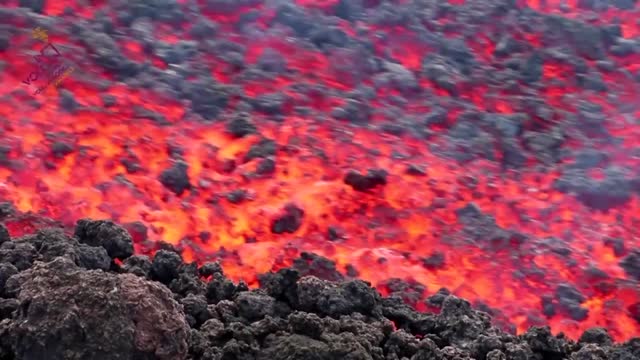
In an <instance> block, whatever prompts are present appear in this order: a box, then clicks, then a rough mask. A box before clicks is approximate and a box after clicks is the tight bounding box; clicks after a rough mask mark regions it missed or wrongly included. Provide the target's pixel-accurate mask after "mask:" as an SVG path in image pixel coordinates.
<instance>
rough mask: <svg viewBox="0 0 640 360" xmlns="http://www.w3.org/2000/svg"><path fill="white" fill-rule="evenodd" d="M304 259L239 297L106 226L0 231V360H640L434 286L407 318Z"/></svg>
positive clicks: (207, 272) (599, 336)
mask: <svg viewBox="0 0 640 360" xmlns="http://www.w3.org/2000/svg"><path fill="white" fill-rule="evenodd" d="M305 257H306V258H303V259H301V261H299V262H298V263H296V265H294V267H293V268H290V269H283V270H280V271H278V272H277V273H269V274H264V275H262V276H261V279H260V280H261V281H260V282H261V286H260V288H259V289H254V290H249V289H248V287H247V286H246V284H244V283H242V282H240V283H238V284H234V283H233V282H232V281H230V280H229V279H227V278H226V277H225V276H224V273H223V269H222V268H221V267H220V266H219V265H218V264H217V263H207V264H203V265H202V266H197V265H196V264H187V263H184V262H183V261H182V259H181V257H180V255H179V253H178V252H176V251H174V250H173V249H171V247H167V249H166V250H160V251H158V252H157V253H156V255H155V257H154V258H153V259H150V258H148V257H146V256H141V255H134V254H133V242H132V239H131V236H130V235H129V233H127V231H126V230H124V229H123V228H121V227H120V226H118V225H116V224H114V223H112V222H109V221H92V220H80V221H79V222H78V224H77V227H76V231H75V234H74V236H72V237H70V236H67V235H65V234H64V232H63V231H62V230H60V229H45V230H41V231H39V232H38V233H36V234H34V235H29V236H25V237H21V238H14V239H11V238H10V236H9V233H8V232H7V230H6V228H5V227H4V226H2V225H0V319H1V321H0V360H9V359H20V360H22V359H24V360H36V359H38V360H39V359H42V360H45V359H46V360H57V359H78V360H79V359H92V360H100V359H115V360H117V359H135V360H140V359H141V360H146V359H163V360H164V359H166V360H180V359H193V360H196V359H202V360H205V359H206V360H253V359H257V360H325V359H326V360H329V359H346V360H368V359H376V360H377V359H388V360H396V359H398V360H400V359H410V360H432V359H435V360H445V359H447V360H454V359H455V360H464V359H481V360H484V359H487V360H505V359H506V360H554V359H558V360H562V359H570V360H608V359H611V360H614V359H615V360H633V359H639V358H640V338H635V339H632V340H630V341H628V342H626V343H624V344H614V343H613V342H612V340H611V338H610V337H609V335H608V334H607V332H606V331H605V330H604V329H597V328H596V329H590V330H588V331H586V332H585V333H584V334H583V335H582V337H581V338H580V339H579V341H577V342H576V341H573V340H570V339H567V338H565V337H564V336H563V335H561V334H560V335H556V336H554V335H552V334H551V332H550V331H549V329H548V328H532V329H530V330H529V331H528V332H527V333H525V334H522V335H520V336H514V335H511V334H507V333H504V332H502V331H500V330H499V329H497V328H494V327H492V326H491V322H490V318H489V316H488V315H487V314H485V313H483V312H479V311H475V310H473V309H471V307H470V305H469V303H468V302H466V301H465V300H462V299H459V298H457V297H455V296H450V295H448V294H447V293H446V292H444V291H442V292H439V293H438V294H436V295H434V296H432V297H431V298H430V299H429V301H430V303H432V304H433V305H434V306H436V307H438V308H439V309H440V312H439V314H427V313H420V312H417V311H415V310H413V309H412V308H411V307H409V306H408V305H406V304H404V302H403V300H402V299H401V297H400V295H401V294H397V293H396V294H394V295H392V296H390V297H387V298H383V297H382V296H381V295H380V294H379V293H378V292H377V291H376V290H375V289H373V288H371V286H370V285H369V284H368V283H366V282H364V281H360V280H349V281H328V280H323V279H321V278H320V277H322V278H332V277H335V276H334V274H332V272H333V270H331V266H330V264H329V265H328V266H327V263H328V262H327V261H326V260H324V259H321V258H318V257H315V256H313V255H309V254H306V255H305ZM305 264H306V265H305ZM309 264H311V266H309Z"/></svg>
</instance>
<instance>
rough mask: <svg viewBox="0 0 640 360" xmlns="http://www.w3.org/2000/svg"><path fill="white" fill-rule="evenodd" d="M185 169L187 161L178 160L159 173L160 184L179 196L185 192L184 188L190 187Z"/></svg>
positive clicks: (186, 168)
mask: <svg viewBox="0 0 640 360" xmlns="http://www.w3.org/2000/svg"><path fill="white" fill-rule="evenodd" d="M187 170H188V165H187V163H185V162H182V161H178V162H176V163H175V164H173V166H171V167H170V168H168V169H166V170H164V171H163V172H162V173H161V174H160V176H159V178H158V180H160V182H161V183H162V185H164V186H165V187H166V188H167V189H169V190H171V191H173V192H174V193H175V194H176V195H178V196H180V195H182V194H183V193H184V192H185V190H187V189H190V188H191V183H190V182H189V174H188V173H187Z"/></svg>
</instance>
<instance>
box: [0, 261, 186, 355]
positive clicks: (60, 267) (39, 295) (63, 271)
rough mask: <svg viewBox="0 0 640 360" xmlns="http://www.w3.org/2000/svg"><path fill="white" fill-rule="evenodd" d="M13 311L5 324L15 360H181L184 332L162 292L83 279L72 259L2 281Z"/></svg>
mask: <svg viewBox="0 0 640 360" xmlns="http://www.w3.org/2000/svg"><path fill="white" fill-rule="evenodd" d="M7 287H9V288H11V287H13V288H16V293H17V294H18V297H17V299H18V302H19V308H18V311H17V312H16V314H15V316H14V319H13V321H12V322H11V323H10V324H9V331H10V338H11V342H12V345H13V347H14V349H15V355H16V357H17V358H18V359H24V360H31V359H33V360H36V359H50V360H56V359H60V360H62V359H78V360H80V359H105V360H106V359H113V360H116V359H123V360H124V359H166V360H178V359H184V358H185V357H186V352H187V334H188V326H187V323H186V321H185V318H184V314H183V313H182V307H181V305H179V304H178V303H177V302H176V301H175V300H174V299H173V298H172V294H171V292H170V291H169V290H168V289H167V288H166V287H164V286H162V285H161V284H159V283H157V282H152V281H148V280H144V279H142V278H140V277H137V276H135V275H131V274H120V275H115V274H109V273H105V272H103V271H100V270H91V271H84V269H82V268H79V267H77V266H76V265H75V264H74V263H73V262H72V261H71V260H70V259H68V258H64V257H58V258H56V259H54V260H52V261H51V262H48V263H37V264H36V265H35V266H34V267H33V268H32V269H30V270H27V271H24V272H22V273H20V274H18V275H16V276H13V277H11V278H10V279H9V280H8V281H7Z"/></svg>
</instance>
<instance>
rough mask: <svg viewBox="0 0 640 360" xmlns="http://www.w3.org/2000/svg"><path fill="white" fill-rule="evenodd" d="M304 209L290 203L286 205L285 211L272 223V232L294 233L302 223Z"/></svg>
mask: <svg viewBox="0 0 640 360" xmlns="http://www.w3.org/2000/svg"><path fill="white" fill-rule="evenodd" d="M303 217H304V210H302V209H300V208H299V207H297V206H295V205H293V204H289V205H287V206H285V208H284V213H283V214H282V215H280V216H279V217H278V218H276V219H275V220H274V221H273V222H272V223H271V232H272V233H274V234H283V233H290V234H293V233H294V232H296V230H298V228H300V225H302V219H303Z"/></svg>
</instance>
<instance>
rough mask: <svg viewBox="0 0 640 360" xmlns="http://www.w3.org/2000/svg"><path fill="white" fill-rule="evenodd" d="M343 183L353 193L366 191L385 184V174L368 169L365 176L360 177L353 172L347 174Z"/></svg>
mask: <svg viewBox="0 0 640 360" xmlns="http://www.w3.org/2000/svg"><path fill="white" fill-rule="evenodd" d="M343 181H344V183H345V184H347V185H349V186H351V187H352V188H353V189H354V190H355V191H368V190H371V189H373V188H375V187H377V186H380V185H386V184H387V172H386V171H385V170H382V169H370V170H369V171H368V172H367V174H365V175H362V174H360V173H358V172H355V171H350V172H348V173H347V174H346V175H345V177H344V179H343Z"/></svg>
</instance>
